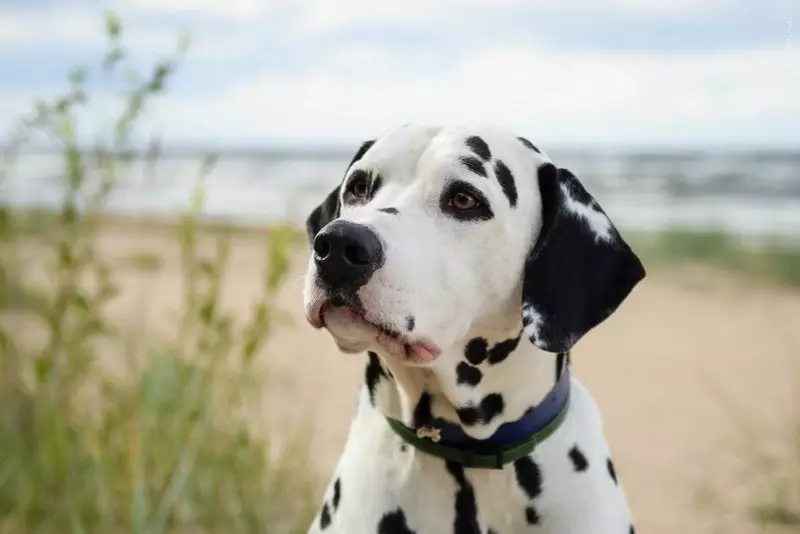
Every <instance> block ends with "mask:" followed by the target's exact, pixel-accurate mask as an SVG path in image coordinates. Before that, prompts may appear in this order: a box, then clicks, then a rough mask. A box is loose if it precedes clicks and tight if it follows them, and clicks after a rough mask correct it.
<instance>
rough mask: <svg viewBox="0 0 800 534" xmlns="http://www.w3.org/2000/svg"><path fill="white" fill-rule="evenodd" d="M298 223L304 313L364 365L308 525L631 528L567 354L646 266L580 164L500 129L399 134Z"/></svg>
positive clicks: (374, 149) (493, 532)
mask: <svg viewBox="0 0 800 534" xmlns="http://www.w3.org/2000/svg"><path fill="white" fill-rule="evenodd" d="M306 226H307V233H308V238H309V241H310V244H311V250H310V254H309V255H310V258H309V263H308V271H307V274H306V278H305V286H304V290H303V296H304V306H305V313H306V317H307V319H308V321H309V322H310V324H311V325H312V326H313V327H315V328H318V329H320V328H324V329H326V330H327V331H328V332H329V333H330V335H331V337H332V339H333V341H334V342H335V344H336V345H337V346H338V348H339V350H340V351H341V352H344V353H347V354H356V353H364V356H363V357H364V358H365V378H364V384H363V387H362V388H361V389H360V393H359V397H358V403H357V408H356V413H355V416H354V419H353V420H352V422H351V426H350V432H349V435H348V438H347V441H346V443H345V446H344V450H343V453H342V455H341V458H340V460H339V462H338V465H337V466H336V468H335V472H334V473H333V476H332V479H331V482H330V484H329V486H328V488H327V489H326V491H325V494H324V496H323V499H322V504H321V507H320V510H319V512H318V514H317V515H316V517H315V519H314V521H313V523H312V525H311V526H310V528H309V531H308V532H310V533H343V534H362V533H364V534H366V533H371V534H439V533H441V534H444V533H456V534H512V533H522V532H541V533H552V534H556V533H557V534H570V533H575V534H577V533H582V534H586V533H592V534H629V533H633V532H634V526H633V521H632V518H631V513H630V510H629V507H628V504H627V499H626V496H625V494H624V491H623V489H622V487H621V484H620V480H619V479H618V478H617V475H616V473H615V470H614V463H613V462H612V458H611V454H610V451H609V447H608V445H607V442H606V440H605V437H604V430H603V425H602V421H601V417H600V413H599V410H598V407H597V405H596V403H595V401H594V400H593V398H592V397H591V396H590V394H589V393H588V392H587V390H586V389H585V388H584V386H583V385H582V384H581V383H580V382H579V381H578V380H577V379H576V378H574V377H572V376H571V366H570V350H571V349H572V347H573V346H574V345H575V344H576V343H577V342H578V341H579V340H580V339H581V337H582V336H583V335H584V334H586V333H587V332H588V331H589V330H590V329H592V328H594V327H595V326H597V325H598V324H600V323H601V322H603V321H604V320H605V319H606V318H607V317H608V316H609V315H610V314H612V313H613V312H614V311H615V310H616V309H617V308H618V306H619V305H620V304H621V303H622V302H623V301H624V300H625V299H626V298H627V297H628V295H629V294H630V292H631V291H632V289H633V288H634V287H635V286H636V285H637V284H638V283H639V282H640V281H641V280H642V279H643V278H644V277H645V270H644V268H643V266H642V264H641V262H640V260H639V259H638V257H637V256H636V255H635V254H634V253H633V252H632V251H631V249H630V247H629V246H628V244H627V243H626V242H625V241H624V240H623V238H622V237H621V236H620V233H619V231H618V230H617V229H616V227H615V226H614V225H613V224H612V222H611V221H610V220H609V218H608V216H607V215H606V213H605V212H604V211H603V209H602V208H601V207H600V205H599V204H598V203H597V201H596V200H595V199H594V198H593V197H592V196H591V195H590V194H589V193H588V192H587V190H586V189H585V188H584V187H583V185H582V184H581V183H580V182H579V180H578V178H577V177H576V176H575V175H574V174H573V173H571V172H570V171H569V170H567V169H564V168H560V167H559V166H557V165H556V164H554V163H553V162H552V161H551V160H550V159H549V157H548V156H547V155H546V154H545V153H544V152H543V151H541V150H539V149H538V148H537V147H536V146H534V145H533V144H532V143H531V142H530V141H528V140H527V139H525V138H522V137H518V136H517V135H515V134H514V133H511V132H509V131H507V130H504V129H500V128H493V127H479V128H467V127H463V126H447V127H433V126H426V125H413V124H412V125H405V126H402V127H399V128H396V129H394V130H392V131H390V132H388V133H386V134H385V135H383V136H382V137H380V138H378V139H377V140H371V141H367V142H365V143H364V144H363V145H362V146H361V147H360V149H359V150H358V152H357V153H356V154H355V157H354V158H353V160H352V162H351V163H350V165H349V166H348V168H347V170H346V173H345V175H344V178H343V180H342V181H341V183H340V184H339V185H337V186H336V188H335V189H334V190H333V191H332V192H331V193H330V194H329V195H328V197H327V198H326V199H324V201H323V202H322V203H321V204H320V205H319V206H318V207H317V208H316V209H314V210H313V212H312V213H311V214H310V215H309V217H308V219H307V221H306ZM347 357H356V356H347ZM520 444H521V445H520ZM479 460H480V461H479Z"/></svg>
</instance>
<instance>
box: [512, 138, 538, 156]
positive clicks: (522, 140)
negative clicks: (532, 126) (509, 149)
mask: <svg viewBox="0 0 800 534" xmlns="http://www.w3.org/2000/svg"><path fill="white" fill-rule="evenodd" d="M517 139H519V140H520V142H521V143H522V144H523V145H525V146H526V147H528V148H530V149H531V150H533V151H534V152H536V153H537V154H541V153H542V152H541V151H540V150H539V149H538V148H536V146H534V144H533V143H531V142H530V141H528V140H527V139H525V138H524V137H517Z"/></svg>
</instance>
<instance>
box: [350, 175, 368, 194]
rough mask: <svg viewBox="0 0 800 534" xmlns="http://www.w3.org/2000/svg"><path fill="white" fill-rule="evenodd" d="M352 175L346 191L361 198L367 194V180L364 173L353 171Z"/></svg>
mask: <svg viewBox="0 0 800 534" xmlns="http://www.w3.org/2000/svg"><path fill="white" fill-rule="evenodd" d="M353 174H354V176H353V178H352V179H351V180H350V183H348V184H347V193H349V194H350V196H351V197H353V198H355V199H363V198H366V196H367V195H368V194H369V180H367V176H366V175H362V174H361V173H358V174H356V173H353Z"/></svg>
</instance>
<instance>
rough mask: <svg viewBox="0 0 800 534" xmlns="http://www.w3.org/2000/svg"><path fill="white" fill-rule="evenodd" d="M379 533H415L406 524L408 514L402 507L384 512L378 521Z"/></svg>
mask: <svg viewBox="0 0 800 534" xmlns="http://www.w3.org/2000/svg"><path fill="white" fill-rule="evenodd" d="M378 534H414V531H413V530H411V529H410V528H408V524H406V514H405V512H403V509H402V508H398V509H397V510H395V511H394V512H390V513H387V514H384V516H383V517H382V518H381V520H380V522H378Z"/></svg>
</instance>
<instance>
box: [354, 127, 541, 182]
mask: <svg viewBox="0 0 800 534" xmlns="http://www.w3.org/2000/svg"><path fill="white" fill-rule="evenodd" d="M529 152H530V151H529V150H528V148H526V147H525V146H524V145H523V144H522V143H521V142H520V138H518V137H517V136H516V135H514V134H513V133H512V132H510V131H505V130H502V129H497V128H476V127H468V126H448V127H438V126H425V125H415V124H411V125H405V126H403V127H400V128H397V129H396V130H393V131H391V132H389V133H387V134H385V135H383V136H382V137H380V138H379V139H377V140H376V141H375V143H374V144H373V145H372V147H371V148H370V149H369V150H368V151H367V152H366V154H365V155H364V157H363V158H361V159H360V160H359V161H358V162H356V163H354V164H353V166H352V167H351V172H352V171H353V170H355V169H369V170H371V171H373V172H376V173H378V174H380V175H381V177H382V179H383V180H385V181H387V182H394V183H410V182H413V181H416V180H430V179H431V178H432V177H442V176H443V173H444V174H447V173H448V172H450V171H460V173H464V174H466V175H467V177H472V176H470V170H472V173H473V174H474V172H475V170H476V169H481V168H482V167H483V166H485V165H489V164H491V163H492V161H496V160H497V159H498V158H503V161H505V162H507V163H508V164H511V165H514V164H515V163H516V162H517V160H519V157H520V154H523V155H528V156H529V154H528V153H529ZM460 173H459V174H460ZM451 174H452V173H451Z"/></svg>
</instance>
